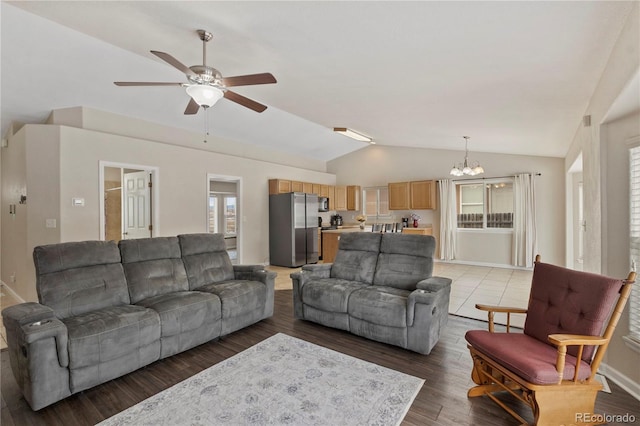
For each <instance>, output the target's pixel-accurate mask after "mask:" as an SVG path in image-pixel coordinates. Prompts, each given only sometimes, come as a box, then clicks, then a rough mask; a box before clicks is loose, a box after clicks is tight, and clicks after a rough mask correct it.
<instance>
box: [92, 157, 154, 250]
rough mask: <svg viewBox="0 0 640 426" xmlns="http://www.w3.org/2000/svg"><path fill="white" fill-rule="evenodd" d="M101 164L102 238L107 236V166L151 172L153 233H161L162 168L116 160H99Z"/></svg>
mask: <svg viewBox="0 0 640 426" xmlns="http://www.w3.org/2000/svg"><path fill="white" fill-rule="evenodd" d="M98 166H99V173H98V174H99V187H98V190H99V197H98V200H99V202H100V205H99V207H98V208H99V209H100V230H99V232H100V238H99V239H100V240H101V241H104V240H105V239H106V238H105V215H104V169H105V167H113V168H118V169H135V170H140V171H146V172H149V173H151V182H152V183H153V184H152V186H151V224H152V226H153V231H152V233H151V235H154V236H158V235H160V215H159V212H160V196H159V193H160V169H159V168H158V167H156V166H144V165H140V164H131V163H120V162H116V161H103V160H100V161H98Z"/></svg>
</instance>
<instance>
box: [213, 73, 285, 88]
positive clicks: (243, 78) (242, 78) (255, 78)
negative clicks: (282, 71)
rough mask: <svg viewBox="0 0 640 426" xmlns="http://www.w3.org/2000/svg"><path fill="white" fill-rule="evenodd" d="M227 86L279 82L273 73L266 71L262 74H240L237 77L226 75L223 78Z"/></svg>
mask: <svg viewBox="0 0 640 426" xmlns="http://www.w3.org/2000/svg"><path fill="white" fill-rule="evenodd" d="M222 81H223V82H224V85H225V86H227V87H233V86H251V85H254V84H271V83H277V81H276V78H275V77H274V76H273V75H271V73H268V72H264V73H262V74H249V75H238V76H235V77H225V78H223V79H222Z"/></svg>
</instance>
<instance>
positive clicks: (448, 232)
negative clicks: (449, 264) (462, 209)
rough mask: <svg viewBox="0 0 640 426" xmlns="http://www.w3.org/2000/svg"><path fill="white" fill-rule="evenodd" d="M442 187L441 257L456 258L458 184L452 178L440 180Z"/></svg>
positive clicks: (439, 185) (445, 258)
mask: <svg viewBox="0 0 640 426" xmlns="http://www.w3.org/2000/svg"><path fill="white" fill-rule="evenodd" d="M438 187H439V189H440V191H439V192H440V259H442V260H452V259H455V258H456V231H457V229H458V219H457V216H456V212H457V208H456V185H455V183H454V182H453V181H452V180H451V179H442V180H441V181H440V182H438Z"/></svg>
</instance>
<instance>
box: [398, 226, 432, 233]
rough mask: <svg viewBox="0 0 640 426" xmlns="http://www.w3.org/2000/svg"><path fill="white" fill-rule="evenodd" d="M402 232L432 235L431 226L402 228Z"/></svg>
mask: <svg viewBox="0 0 640 426" xmlns="http://www.w3.org/2000/svg"><path fill="white" fill-rule="evenodd" d="M402 233H403V234H417V235H433V228H431V227H427V228H402Z"/></svg>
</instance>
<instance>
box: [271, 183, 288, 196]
mask: <svg viewBox="0 0 640 426" xmlns="http://www.w3.org/2000/svg"><path fill="white" fill-rule="evenodd" d="M287 192H291V181H290V180H284V179H269V195H271V194H284V193H287Z"/></svg>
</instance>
